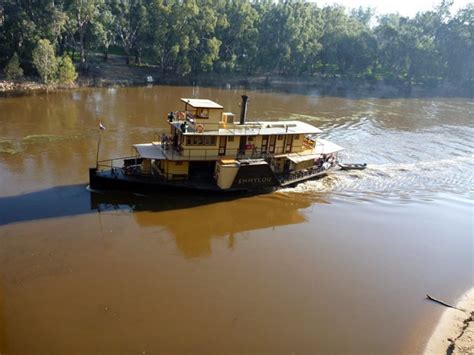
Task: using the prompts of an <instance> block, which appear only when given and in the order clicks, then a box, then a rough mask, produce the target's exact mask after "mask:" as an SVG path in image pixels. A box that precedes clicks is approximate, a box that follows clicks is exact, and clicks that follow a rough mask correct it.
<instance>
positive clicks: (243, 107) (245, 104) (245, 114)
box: [240, 95, 249, 124]
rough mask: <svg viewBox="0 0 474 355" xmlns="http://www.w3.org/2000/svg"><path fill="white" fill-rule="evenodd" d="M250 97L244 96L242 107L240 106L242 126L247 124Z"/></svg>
mask: <svg viewBox="0 0 474 355" xmlns="http://www.w3.org/2000/svg"><path fill="white" fill-rule="evenodd" d="M248 99H249V97H248V96H247V95H242V105H241V106H240V124H244V123H245V117H246V116H247V101H248Z"/></svg>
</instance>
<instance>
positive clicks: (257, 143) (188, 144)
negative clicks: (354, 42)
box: [89, 95, 343, 192]
mask: <svg viewBox="0 0 474 355" xmlns="http://www.w3.org/2000/svg"><path fill="white" fill-rule="evenodd" d="M181 101H182V103H183V104H184V109H183V110H182V111H176V112H170V113H169V114H168V117H167V122H168V125H169V133H168V134H163V135H161V137H160V138H159V139H157V140H156V141H154V142H149V143H140V144H134V145H133V151H134V153H135V154H134V155H133V156H129V157H122V158H116V159H109V160H103V161H98V162H97V164H96V167H94V168H90V169H89V179H90V187H91V188H92V189H106V190H132V191H136V190H139V191H145V192H147V191H150V192H151V191H156V190H162V189H170V188H173V189H177V190H181V191H188V190H203V191H215V192H231V191H248V192H254V191H265V190H274V189H277V188H281V187H285V186H292V185H295V184H298V183H300V182H303V181H306V180H309V179H313V178H317V177H321V176H323V175H326V174H327V173H328V172H330V171H331V170H332V169H334V168H336V167H337V153H338V152H339V151H340V150H342V149H343V148H342V147H340V146H338V145H336V144H334V143H331V142H329V141H327V140H324V139H321V138H319V137H318V134H319V133H321V130H320V129H318V128H316V127H314V126H312V125H310V124H308V123H305V122H300V121H252V122H250V121H247V120H246V114H247V105H248V97H247V96H246V95H243V96H242V103H241V112H240V117H239V119H236V116H235V114H233V113H231V112H224V108H223V107H222V106H221V105H219V104H218V103H216V102H214V101H211V100H207V99H194V98H182V99H181Z"/></svg>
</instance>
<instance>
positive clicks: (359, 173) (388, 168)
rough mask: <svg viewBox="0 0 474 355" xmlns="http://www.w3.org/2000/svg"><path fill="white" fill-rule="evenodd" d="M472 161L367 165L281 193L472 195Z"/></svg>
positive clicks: (368, 196) (366, 197)
mask: <svg viewBox="0 0 474 355" xmlns="http://www.w3.org/2000/svg"><path fill="white" fill-rule="evenodd" d="M473 170H474V158H473V157H472V156H470V157H454V158H452V159H442V160H434V161H421V162H418V163H389V164H380V165H370V164H369V165H368V166H367V169H365V170H351V171H342V170H339V171H335V172H334V173H333V174H331V175H330V176H327V177H325V178H322V179H319V180H311V181H307V182H305V183H302V184H299V185H298V186H296V187H293V188H287V189H283V190H281V191H283V192H294V193H315V194H326V193H331V194H332V195H333V196H334V197H335V198H344V199H346V198H350V199H354V198H356V199H361V200H372V199H378V198H391V199H393V198H395V199H419V198H421V199H425V198H428V199H429V198H430V196H432V195H433V194H436V193H445V192H449V193H454V194H461V195H466V194H468V195H469V194H472V192H473V191H472V186H474V176H473V175H472V174H471V173H470V172H471V171H473Z"/></svg>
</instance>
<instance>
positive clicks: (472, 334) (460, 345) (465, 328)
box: [425, 288, 474, 355]
mask: <svg viewBox="0 0 474 355" xmlns="http://www.w3.org/2000/svg"><path fill="white" fill-rule="evenodd" d="M456 307H457V308H458V309H454V308H447V309H446V311H445V312H444V313H443V315H442V316H441V319H440V321H439V323H438V325H437V327H436V329H435V331H434V333H433V335H432V336H431V338H430V340H429V341H428V344H427V345H426V348H425V355H432V354H474V288H471V289H470V290H469V291H467V292H466V293H465V294H464V295H463V296H462V297H461V298H460V300H459V302H458V303H457V305H456ZM461 310H462V311H461Z"/></svg>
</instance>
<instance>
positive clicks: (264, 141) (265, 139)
mask: <svg viewBox="0 0 474 355" xmlns="http://www.w3.org/2000/svg"><path fill="white" fill-rule="evenodd" d="M267 147H268V136H262V148H261V149H260V152H261V153H262V154H265V153H266V152H267Z"/></svg>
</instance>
